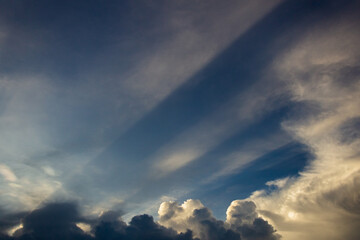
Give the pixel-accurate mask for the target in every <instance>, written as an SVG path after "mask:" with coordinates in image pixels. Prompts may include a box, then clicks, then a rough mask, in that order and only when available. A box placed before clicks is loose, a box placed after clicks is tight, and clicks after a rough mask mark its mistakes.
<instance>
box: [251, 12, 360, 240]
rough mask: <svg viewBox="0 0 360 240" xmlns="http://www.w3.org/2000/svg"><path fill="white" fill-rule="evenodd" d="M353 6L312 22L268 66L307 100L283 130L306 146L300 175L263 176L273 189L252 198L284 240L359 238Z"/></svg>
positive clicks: (359, 90) (358, 87)
mask: <svg viewBox="0 0 360 240" xmlns="http://www.w3.org/2000/svg"><path fill="white" fill-rule="evenodd" d="M353 9H357V8H353ZM355 12H356V11H351V10H349V9H348V10H347V11H345V12H341V13H339V14H337V15H334V16H333V18H332V19H327V20H326V21H324V22H321V23H319V24H315V25H313V26H311V28H310V29H308V30H307V31H305V32H303V33H302V36H299V38H298V39H297V41H295V42H294V43H293V44H292V45H291V46H289V47H288V48H286V50H284V51H283V53H282V54H281V55H280V56H278V57H277V59H276V60H275V61H274V65H273V70H274V72H275V74H276V76H278V79H279V80H280V81H281V82H283V84H284V86H285V90H286V92H287V93H290V97H291V100H292V101H293V102H299V103H303V104H304V108H302V109H298V111H297V112H296V113H292V115H291V116H289V118H288V119H287V120H286V121H284V122H283V123H282V125H283V128H284V129H285V130H286V131H287V132H288V133H290V134H291V136H292V137H293V138H294V139H296V140H297V141H299V142H301V143H303V144H305V145H307V146H308V147H309V149H310V151H311V153H312V154H313V156H314V160H312V161H311V162H309V164H308V166H307V167H306V168H305V169H304V170H303V171H302V172H300V176H299V177H297V178H291V179H289V180H287V181H286V180H284V179H278V180H274V181H271V182H268V185H276V186H278V188H275V189H273V188H270V189H269V191H265V190H264V191H257V192H255V193H254V194H253V195H252V196H251V197H250V198H249V200H251V201H254V202H255V203H256V205H257V207H258V209H259V210H258V212H259V213H261V215H262V216H263V217H265V218H266V219H267V220H269V221H270V222H271V223H272V224H274V226H276V228H277V229H278V230H279V233H280V234H281V235H283V236H284V238H286V239H289V240H298V239H353V240H355V239H359V237H360V235H359V231H358V228H359V226H360V213H359V210H358V209H359V207H360V202H359V195H360V191H359V189H360V187H359V186H360V182H359V179H360V164H359V162H360V158H359V156H360V151H359V149H360V138H359V134H358V131H359V130H358V121H359V120H358V119H359V117H360V115H359V109H360V98H359V95H360V78H359V75H358V71H359V59H360V51H359V47H358V42H359V40H360V32H359V30H358V27H357V25H358V23H359V18H358V14H356V13H355ZM345 15H346V16H345ZM270 187H271V186H270ZM323 229H327V230H326V231H324V230H323Z"/></svg>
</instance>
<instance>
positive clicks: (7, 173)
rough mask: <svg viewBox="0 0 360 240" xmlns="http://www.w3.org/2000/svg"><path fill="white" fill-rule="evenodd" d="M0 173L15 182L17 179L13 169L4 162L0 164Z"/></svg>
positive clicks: (9, 180)
mask: <svg viewBox="0 0 360 240" xmlns="http://www.w3.org/2000/svg"><path fill="white" fill-rule="evenodd" d="M0 174H1V175H2V176H3V177H4V178H5V180H6V181H8V182H15V181H16V180H17V177H16V175H15V173H14V172H13V171H11V169H10V168H9V167H8V166H6V165H4V164H0Z"/></svg>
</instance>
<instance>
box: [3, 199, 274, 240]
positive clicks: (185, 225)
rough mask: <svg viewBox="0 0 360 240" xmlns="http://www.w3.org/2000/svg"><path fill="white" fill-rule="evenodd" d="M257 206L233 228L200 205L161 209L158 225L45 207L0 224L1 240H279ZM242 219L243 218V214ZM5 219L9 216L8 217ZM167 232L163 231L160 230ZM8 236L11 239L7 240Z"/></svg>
mask: <svg viewBox="0 0 360 240" xmlns="http://www.w3.org/2000/svg"><path fill="white" fill-rule="evenodd" d="M255 208H256V207H255V204H254V203H253V202H250V201H246V202H243V204H242V206H238V208H237V211H236V212H231V213H230V215H231V218H232V219H236V220H235V221H231V222H229V223H228V222H223V221H221V220H217V219H215V218H214V217H213V216H212V213H211V211H210V210H209V209H208V208H206V207H204V206H203V205H202V203H201V202H200V201H199V200H191V199H190V200H187V201H186V202H184V203H183V204H182V205H181V206H180V205H178V203H176V202H166V203H163V204H162V205H161V206H160V209H159V217H160V221H159V223H160V224H161V225H160V224H159V223H156V222H154V219H153V217H151V216H149V215H146V214H144V215H138V216H134V217H133V218H132V219H131V221H130V222H129V224H126V223H125V222H123V221H122V220H121V216H120V213H119V212H114V211H110V212H104V213H102V214H101V215H100V216H98V217H84V216H82V215H81V214H80V212H79V209H78V208H77V205H76V204H74V203H49V204H47V205H44V206H43V207H41V208H39V209H36V210H34V211H32V212H29V213H23V214H21V215H20V216H17V217H16V216H13V218H14V221H13V222H11V223H8V224H7V226H5V224H3V223H2V222H1V223H2V224H1V227H2V228H0V229H1V230H2V232H1V233H0V239H1V240H27V239H33V240H42V239H44V240H45V239H54V240H55V239H62V240H64V239H73V240H75V239H79V240H97V239H99V240H111V239H114V240H115V239H117V240H120V239H124V240H154V239H157V240H193V239H194V240H198V239H201V240H241V239H244V240H258V239H262V240H276V239H279V237H280V236H279V235H277V234H275V230H274V229H273V227H272V226H271V225H269V224H268V223H267V222H266V221H264V220H263V219H262V218H260V217H258V216H257V213H256V211H255ZM244 213H245V214H244ZM8 218H9V216H8ZM164 226H165V227H164ZM7 233H10V235H11V236H9V235H8V234H7Z"/></svg>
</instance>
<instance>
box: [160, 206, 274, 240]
mask: <svg viewBox="0 0 360 240" xmlns="http://www.w3.org/2000/svg"><path fill="white" fill-rule="evenodd" d="M158 213H159V223H160V224H162V225H164V226H167V227H171V228H173V229H175V230H177V231H178V232H184V231H186V230H187V229H190V230H191V231H193V233H194V235H195V236H196V237H199V238H200V239H203V240H218V239H234V240H235V239H238V240H240V239H249V240H252V239H254V240H255V239H263V240H266V239H269V240H270V239H271V240H273V239H274V240H275V239H279V238H280V236H279V235H278V234H276V233H275V230H274V228H273V227H272V226H271V225H270V224H269V223H268V222H267V221H265V220H264V219H262V218H260V217H259V216H258V214H257V212H256V206H255V204H254V203H253V202H251V201H245V202H240V201H236V202H233V203H232V204H231V206H230V207H229V209H228V211H227V220H226V222H224V221H221V220H217V219H216V218H215V217H214V216H213V214H212V212H211V210H210V209H208V208H206V207H205V206H204V205H203V204H202V203H201V202H200V201H199V200H193V199H189V200H187V201H185V202H184V203H183V204H181V205H180V204H178V203H177V202H174V201H169V202H163V203H162V204H161V206H160V208H159V212H158Z"/></svg>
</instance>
